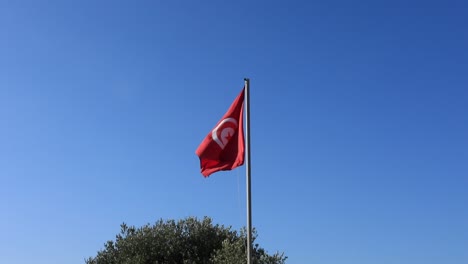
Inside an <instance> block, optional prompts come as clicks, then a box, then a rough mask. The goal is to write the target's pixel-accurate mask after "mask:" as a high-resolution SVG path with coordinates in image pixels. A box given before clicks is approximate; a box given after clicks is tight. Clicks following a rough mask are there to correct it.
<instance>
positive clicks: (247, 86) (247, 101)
mask: <svg viewBox="0 0 468 264" xmlns="http://www.w3.org/2000/svg"><path fill="white" fill-rule="evenodd" d="M244 82H245V94H244V96H245V134H246V137H245V157H246V165H245V168H246V187H247V190H246V193H247V264H252V199H251V188H250V165H251V164H250V79H249V78H244Z"/></svg>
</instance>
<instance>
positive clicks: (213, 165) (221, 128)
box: [195, 89, 244, 177]
mask: <svg viewBox="0 0 468 264" xmlns="http://www.w3.org/2000/svg"><path fill="white" fill-rule="evenodd" d="M243 113H244V89H242V91H241V93H240V94H239V95H238V96H237V98H236V100H234V102H233V103H232V105H231V107H229V110H228V111H227V112H226V114H224V116H223V118H221V120H220V121H219V122H218V124H217V125H216V126H215V127H214V128H213V130H211V131H210V133H208V135H207V136H206V137H205V139H204V140H203V142H202V143H201V144H200V146H198V148H197V150H196V151H195V153H196V154H197V156H198V157H199V158H200V167H201V173H202V174H203V176H205V177H208V176H210V174H212V173H214V172H217V171H221V170H232V169H234V168H236V167H239V166H241V165H242V164H244V125H243V122H244V118H243Z"/></svg>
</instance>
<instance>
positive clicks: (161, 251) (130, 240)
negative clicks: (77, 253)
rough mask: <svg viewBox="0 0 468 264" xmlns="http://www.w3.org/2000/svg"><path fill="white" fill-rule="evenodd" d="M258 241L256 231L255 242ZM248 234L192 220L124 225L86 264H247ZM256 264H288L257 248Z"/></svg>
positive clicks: (203, 220)
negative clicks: (136, 225)
mask: <svg viewBox="0 0 468 264" xmlns="http://www.w3.org/2000/svg"><path fill="white" fill-rule="evenodd" d="M256 237H257V234H256V232H255V230H254V235H253V239H254V240H255V238H256ZM245 252H246V235H245V231H244V230H240V231H239V232H238V231H235V230H232V229H231V227H225V226H224V225H218V224H216V225H215V224H213V222H212V219H211V218H209V217H205V218H203V219H202V220H200V219H197V218H195V217H188V218H185V219H181V220H178V221H175V220H162V219H160V220H158V221H157V222H156V223H155V224H153V225H150V224H147V225H144V226H142V227H139V228H136V227H134V226H130V227H129V226H127V225H126V224H125V223H123V224H122V225H121V230H120V233H119V234H117V235H116V237H115V240H110V241H108V242H107V243H106V244H105V245H104V248H103V249H102V250H100V251H98V253H97V255H96V256H95V257H90V258H89V259H87V260H85V262H86V264H163V263H164V264H172V263H174V264H175V263H177V264H179V263H180V264H198V263H200V264H242V263H246V262H247V261H246V253H245ZM252 254H253V263H255V264H284V263H285V261H286V258H287V257H285V256H284V253H275V254H272V255H270V254H268V253H267V252H266V250H264V249H263V248H261V247H260V246H259V245H258V244H255V243H254V245H253V252H252Z"/></svg>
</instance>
